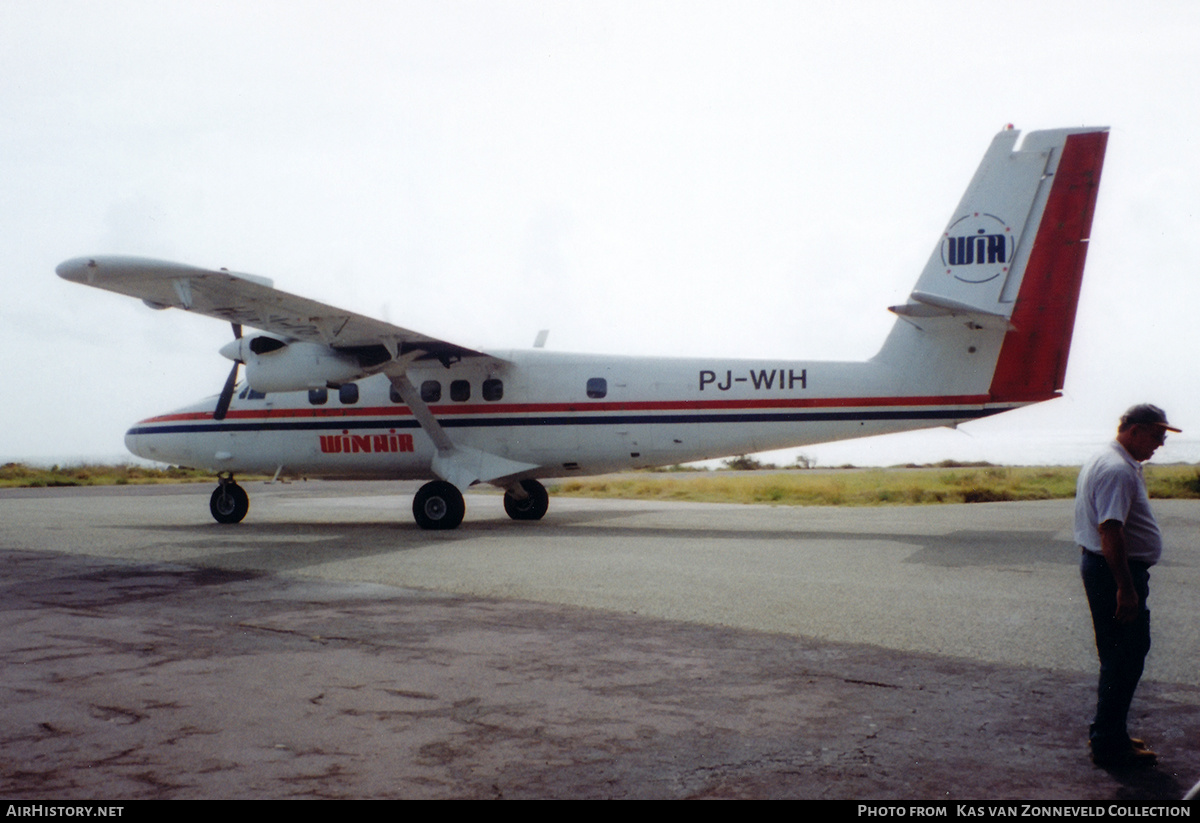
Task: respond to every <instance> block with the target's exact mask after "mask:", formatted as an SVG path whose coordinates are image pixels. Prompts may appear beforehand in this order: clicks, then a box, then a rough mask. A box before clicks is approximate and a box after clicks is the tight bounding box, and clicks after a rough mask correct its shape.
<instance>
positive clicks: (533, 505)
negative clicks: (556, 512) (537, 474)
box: [504, 478, 550, 520]
mask: <svg viewBox="0 0 1200 823" xmlns="http://www.w3.org/2000/svg"><path fill="white" fill-rule="evenodd" d="M521 488H523V489H524V490H525V493H526V494H527V495H528V497H526V498H525V499H524V500H518V499H517V498H516V497H514V496H513V493H512V492H511V491H506V492H505V493H504V511H506V512H508V516H509V517H511V518H512V519H513V520H541V519H542V517H544V516H545V514H546V509H548V508H550V494H549V493H548V492H547V491H546V487H545V486H543V485H542V484H541V483H539V482H538V481H536V480H533V479H532V478H531V479H528V480H522V481H521Z"/></svg>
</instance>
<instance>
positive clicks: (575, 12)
mask: <svg viewBox="0 0 1200 823" xmlns="http://www.w3.org/2000/svg"><path fill="white" fill-rule="evenodd" d="M0 32H2V33H3V34H2V35H0V118H2V119H0V124H2V125H0V181H3V189H2V192H3V196H2V197H0V249H2V250H3V257H2V258H0V287H2V288H3V294H4V299H3V300H2V301H0V345H2V346H3V352H4V354H5V356H4V357H3V358H0V369H2V370H3V371H2V372H0V374H2V375H3V377H4V379H5V382H6V384H7V385H8V386H9V387H10V388H11V389H13V394H12V400H10V402H9V403H7V404H5V405H4V407H3V408H2V409H0V422H2V423H3V425H2V426H0V461H8V460H17V459H22V460H28V461H33V462H43V463H47V462H69V461H77V460H84V459H114V460H119V459H123V458H124V457H125V456H126V455H125V452H124V448H123V442H122V441H123V435H124V432H125V430H126V429H127V428H128V427H129V425H130V424H132V423H133V422H135V421H137V420H140V419H142V418H145V417H148V416H150V415H152V414H156V413H160V412H163V411H166V410H169V409H173V408H176V407H179V406H181V405H184V404H185V403H188V402H191V401H193V400H196V399H199V398H201V397H204V396H206V395H209V394H214V393H216V392H217V391H219V389H220V387H221V385H222V383H223V382H224V379H225V375H226V374H227V372H228V369H229V362H228V361H227V360H225V359H224V358H223V357H221V356H220V355H218V354H217V350H218V349H219V348H220V347H221V346H222V345H223V344H225V343H226V342H227V341H228V339H229V337H230V331H229V327H228V325H227V324H223V323H220V322H217V321H214V320H211V319H208V318H203V317H193V316H189V315H186V314H184V313H182V312H177V311H174V310H171V311H168V312H155V311H152V310H150V309H148V308H146V307H145V306H143V305H141V303H140V302H138V301H136V300H131V299H129V298H124V297H121V296H119V295H114V294H109V293H106V292H102V291H99V290H95V289H86V288H81V287H79V286H78V285H75V284H70V283H67V282H65V281H62V280H60V279H59V278H58V277H56V276H55V275H54V267H55V266H56V265H57V264H58V263H60V262H62V261H63V260H66V259H68V258H71V257H75V256H79V255H96V254H130V255H142V256H150V257H159V258H165V259H168V260H176V261H179V262H184V263H190V264H194V265H200V266H212V267H219V266H225V267H227V268H230V269H232V270H235V271H243V272H250V273H253V274H259V275H264V276H267V277H271V278H273V279H274V280H275V283H276V285H277V286H278V287H280V288H283V289H285V290H287V291H290V292H293V293H297V294H302V295H304V296H307V297H312V298H315V299H318V300H322V301H325V302H328V303H332V304H334V305H337V306H341V307H344V308H347V309H351V310H354V311H358V312H361V313H363V314H367V315H371V316H376V317H380V318H382V319H385V320H389V321H391V322H394V323H396V324H398V325H402V326H405V327H408V328H412V329H416V330H418V331H421V332H424V333H427V334H432V335H435V336H440V337H444V338H447V339H450V340H453V341H455V342H459V343H462V344H464V345H471V346H482V347H485V348H490V349H505V348H513V347H518V348H519V347H528V346H530V345H531V344H532V342H533V340H534V337H535V335H536V333H537V331H538V330H539V329H543V328H548V329H550V336H549V342H548V344H547V346H548V348H551V349H558V350H563V351H586V352H608V353H614V354H635V355H640V354H644V355H662V356H720V357H758V356H763V357H770V358H782V357H786V358H789V359H838V360H860V359H866V358H868V357H870V356H871V355H872V354H874V353H875V351H876V350H877V349H878V347H879V345H880V344H881V343H882V342H883V339H884V337H885V336H886V334H887V331H888V329H889V328H890V326H891V323H892V322H893V320H894V317H893V316H892V315H891V314H890V313H889V312H888V311H887V307H888V306H889V305H894V304H898V303H902V302H904V301H905V299H906V297H907V295H908V293H909V291H910V290H911V288H912V286H913V284H914V283H915V282H916V278H917V276H918V275H919V273H920V271H921V269H922V268H923V266H924V264H925V261H926V259H927V258H928V256H929V254H930V252H931V251H932V250H933V248H934V247H935V245H936V243H937V241H938V239H939V237H940V233H941V231H942V230H943V228H944V226H945V224H946V222H947V221H948V220H949V219H950V217H951V213H952V211H953V209H954V207H955V205H956V204H957V202H958V200H959V198H960V196H961V194H962V192H963V190H964V189H965V187H966V184H967V182H968V181H969V179H970V176H971V174H972V173H973V171H974V169H975V167H976V165H977V164H978V162H979V159H980V157H982V155H983V152H984V149H985V148H986V147H987V145H988V143H989V142H990V140H991V138H992V136H993V135H994V134H995V132H997V131H999V130H1000V129H1001V128H1003V127H1004V126H1005V125H1006V124H1008V123H1012V124H1015V126H1016V127H1017V128H1019V129H1022V130H1034V129H1039V128H1056V127H1065V126H1083V125H1088V126H1110V127H1111V134H1110V138H1109V144H1108V155H1107V160H1106V165H1105V168H1104V173H1103V180H1102V184H1101V189H1100V196H1099V204H1098V207H1097V211H1096V217H1095V222H1094V224H1093V231H1092V242H1091V248H1090V252H1089V257H1088V265H1087V269H1086V273H1085V277H1084V284H1083V293H1082V296H1081V299H1080V305H1079V313H1078V319H1077V323H1076V328H1075V338H1074V345H1073V349H1072V355H1071V361H1070V366H1069V368H1068V374H1067V381H1066V387H1065V390H1064V396H1063V397H1062V398H1060V399H1057V400H1054V401H1051V402H1048V403H1044V404H1040V405H1038V406H1034V407H1029V408H1026V409H1021V410H1019V411H1016V412H1012V413H1009V414H1005V415H1000V416H998V417H993V418H989V419H986V420H982V421H976V422H973V423H970V424H967V425H965V426H963V427H961V428H960V429H958V430H955V431H951V430H936V431H933V432H926V433H915V434H905V435H892V436H889V437H886V438H872V439H870V440H864V441H851V442H846V443H840V444H832V445H827V446H809V447H804V448H802V449H794V450H789V451H787V452H783V453H778V454H776V455H773V456H772V459H776V460H778V461H779V462H784V463H786V462H790V461H791V460H792V459H793V458H794V457H795V455H796V454H798V453H803V454H805V455H806V456H808V457H810V458H812V459H814V460H816V462H817V464H818V465H839V464H842V463H855V464H858V465H889V464H892V463H905V462H921V463H924V462H936V461H938V460H943V459H960V460H979V459H983V460H991V461H993V462H1007V463H1058V462H1078V461H1079V460H1081V459H1083V457H1085V456H1086V455H1087V454H1088V453H1089V452H1090V451H1093V450H1094V449H1095V448H1097V447H1098V446H1099V445H1100V444H1102V443H1103V442H1105V441H1106V440H1107V439H1109V438H1110V437H1111V436H1112V434H1113V431H1114V428H1115V422H1116V419H1117V417H1119V415H1120V413H1121V411H1123V410H1124V409H1125V408H1126V407H1127V406H1129V405H1132V404H1133V403H1137V402H1144V401H1151V402H1155V403H1157V404H1159V405H1161V406H1163V407H1164V408H1166V409H1167V411H1168V413H1169V415H1170V417H1171V419H1172V421H1173V422H1174V423H1176V425H1179V426H1180V427H1181V428H1183V429H1184V430H1185V433H1184V434H1183V435H1177V436H1174V437H1173V438H1172V439H1170V440H1168V442H1167V445H1166V446H1165V447H1164V448H1163V449H1161V450H1160V452H1159V455H1158V456H1157V457H1156V458H1155V460H1156V462H1174V461H1179V460H1183V461H1189V462H1193V461H1200V437H1196V436H1193V435H1191V434H1189V432H1191V433H1200V403H1198V402H1197V401H1198V400H1200V389H1198V386H1200V382H1198V378H1200V365H1198V364H1197V358H1196V357H1195V356H1194V351H1195V345H1194V335H1196V333H1197V332H1196V329H1197V324H1196V321H1195V314H1196V309H1197V307H1198V306H1200V282H1198V279H1197V277H1196V276H1195V270H1196V265H1197V261H1198V260H1200V248H1198V246H1200V231H1197V223H1196V219H1197V214H1198V213H1200V185H1198V183H1200V144H1198V132H1197V119H1198V117H1200V115H1198V112H1200V110H1198V109H1197V107H1196V105H1195V101H1196V100H1200V47H1197V45H1196V44H1197V43H1200V4H1196V3H1194V2H1183V1H1182V0H1180V2H1155V0H1150V1H1149V2H1145V3H1141V4H1138V6H1137V8H1136V10H1135V9H1134V8H1133V5H1132V4H1130V3H1128V2H1106V1H1105V0H1100V1H1099V2H1097V1H1096V0H1091V1H1090V2H1074V1H1073V0H1068V1H1066V2H1046V0H1039V1H1038V2H1024V1H1023V0H1018V1H1017V2H1009V3H1004V4H972V3H961V2H949V1H948V0H945V1H944V0H926V1H925V2H921V1H920V0H916V1H915V2H914V1H912V0H910V2H905V3H894V2H871V1H870V0H866V1H863V2H852V3H845V2H836V3H835V2H797V1H796V0H791V2H749V3H733V2H696V0H689V2H654V0H641V1H639V2H620V0H603V1H602V2H587V0H581V1H580V2H571V3H561V2H502V1H497V0H492V1H491V2H365V1H363V0H358V1H357V2H356V1H355V0H344V1H343V2H339V3H336V4H335V3H332V2H296V0H289V1H288V2H254V1H253V0H250V1H249V2H247V0H239V1H238V2H220V1H219V0H217V1H216V2H214V1H212V0H206V1H205V2H189V1H188V0H178V2H172V3H157V2H128V1H127V0H106V2H104V3H94V2H55V0H37V1H36V2H26V0H3V2H0Z"/></svg>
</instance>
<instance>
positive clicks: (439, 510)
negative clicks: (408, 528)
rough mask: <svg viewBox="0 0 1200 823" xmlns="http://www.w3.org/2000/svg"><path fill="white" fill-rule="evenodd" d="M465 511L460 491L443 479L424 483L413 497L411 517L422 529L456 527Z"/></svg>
mask: <svg viewBox="0 0 1200 823" xmlns="http://www.w3.org/2000/svg"><path fill="white" fill-rule="evenodd" d="M466 511H467V505H466V504H465V503H464V502H463V496H462V492H460V491H459V490H458V489H456V488H455V487H454V484H453V483H447V482H446V481H445V480H433V481H430V482H429V483H426V484H425V485H424V486H422V487H421V488H420V489H419V490H418V491H417V495H416V497H414V498H413V517H415V518H416V520H417V525H418V526H420V527H421V528H422V529H457V528H458V524H459V523H461V522H462V519H463V515H464V514H466Z"/></svg>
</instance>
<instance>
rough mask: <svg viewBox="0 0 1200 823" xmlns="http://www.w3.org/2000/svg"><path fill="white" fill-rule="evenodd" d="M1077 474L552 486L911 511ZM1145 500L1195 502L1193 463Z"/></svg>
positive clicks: (1161, 470) (818, 476)
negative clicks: (910, 508) (1171, 499)
mask: <svg viewBox="0 0 1200 823" xmlns="http://www.w3.org/2000/svg"><path fill="white" fill-rule="evenodd" d="M1078 474H1079V469H1078V468H1074V467H1064V466H1025V467H1009V466H985V467H965V468H953V469H946V468H935V467H931V468H919V469H910V468H891V469H855V470H834V471H788V472H783V471H781V472H778V473H774V472H732V471H719V472H707V473H695V474H690V475H681V474H661V473H644V474H643V473H638V474H632V475H612V476H608V477H597V478H592V479H579V480H566V481H562V482H560V483H558V484H556V485H553V486H552V487H551V488H550V491H551V493H552V494H555V495H559V496H567V497H609V498H624V499H636V500H688V501H695V502H705V503H769V504H775V505H781V506H889V505H891V506H912V505H925V504H933V503H986V502H991V501H1002V500H1053V499H1069V498H1072V497H1074V496H1075V479H1076V477H1077V476H1078ZM1146 483H1147V488H1148V489H1149V491H1150V496H1151V497H1156V498H1168V497H1169V498H1189V499H1197V498H1200V470H1198V469H1197V468H1196V467H1194V466H1151V467H1148V468H1147V469H1146Z"/></svg>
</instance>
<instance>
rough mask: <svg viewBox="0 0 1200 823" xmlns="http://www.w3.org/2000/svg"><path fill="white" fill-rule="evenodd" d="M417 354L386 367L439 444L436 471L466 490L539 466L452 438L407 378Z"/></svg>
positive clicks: (462, 489) (415, 414) (406, 400)
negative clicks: (510, 458) (461, 443)
mask: <svg viewBox="0 0 1200 823" xmlns="http://www.w3.org/2000/svg"><path fill="white" fill-rule="evenodd" d="M416 356H418V353H417V352H412V353H411V354H409V355H406V356H405V357H404V358H402V359H401V360H400V361H397V362H396V363H395V364H389V368H386V369H384V371H385V372H386V374H387V376H388V379H389V380H391V381H392V385H393V386H395V387H396V392H397V393H398V394H399V395H400V399H402V400H403V401H404V403H405V405H407V406H408V408H409V409H410V410H411V411H412V415H413V417H415V418H416V419H417V423H419V424H420V425H421V429H422V431H424V432H425V433H426V434H427V435H429V439H430V440H432V441H433V445H434V446H435V447H437V455H436V456H435V457H434V458H433V463H432V465H431V466H430V468H431V469H432V470H433V473H434V474H435V475H437V476H438V477H440V478H441V479H442V480H445V481H446V482H448V483H452V484H453V485H454V486H455V487H456V488H457V489H458V490H459V491H464V490H465V489H467V488H468V487H469V486H471V485H472V484H473V483H479V482H484V483H495V482H497V481H500V480H502V479H507V478H511V477H513V476H515V475H520V474H523V473H525V472H529V471H531V470H533V469H536V468H537V466H536V465H535V464H533V463H518V462H517V461H515V460H509V459H508V458H506V457H500V456H499V455H496V454H490V453H488V452H485V451H480V450H479V449H476V448H472V447H471V446H461V445H458V444H456V443H455V442H454V441H453V440H451V439H450V435H449V434H447V433H446V430H445V429H444V428H442V424H441V423H439V422H438V420H437V418H436V417H434V416H433V411H432V410H431V409H430V408H429V404H427V403H426V402H425V401H424V400H422V399H421V393H420V392H419V391H417V387H416V386H414V385H413V384H412V381H411V380H409V379H408V371H407V370H408V365H409V363H410V362H411V361H412V359H413V358H415V357H416Z"/></svg>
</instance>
